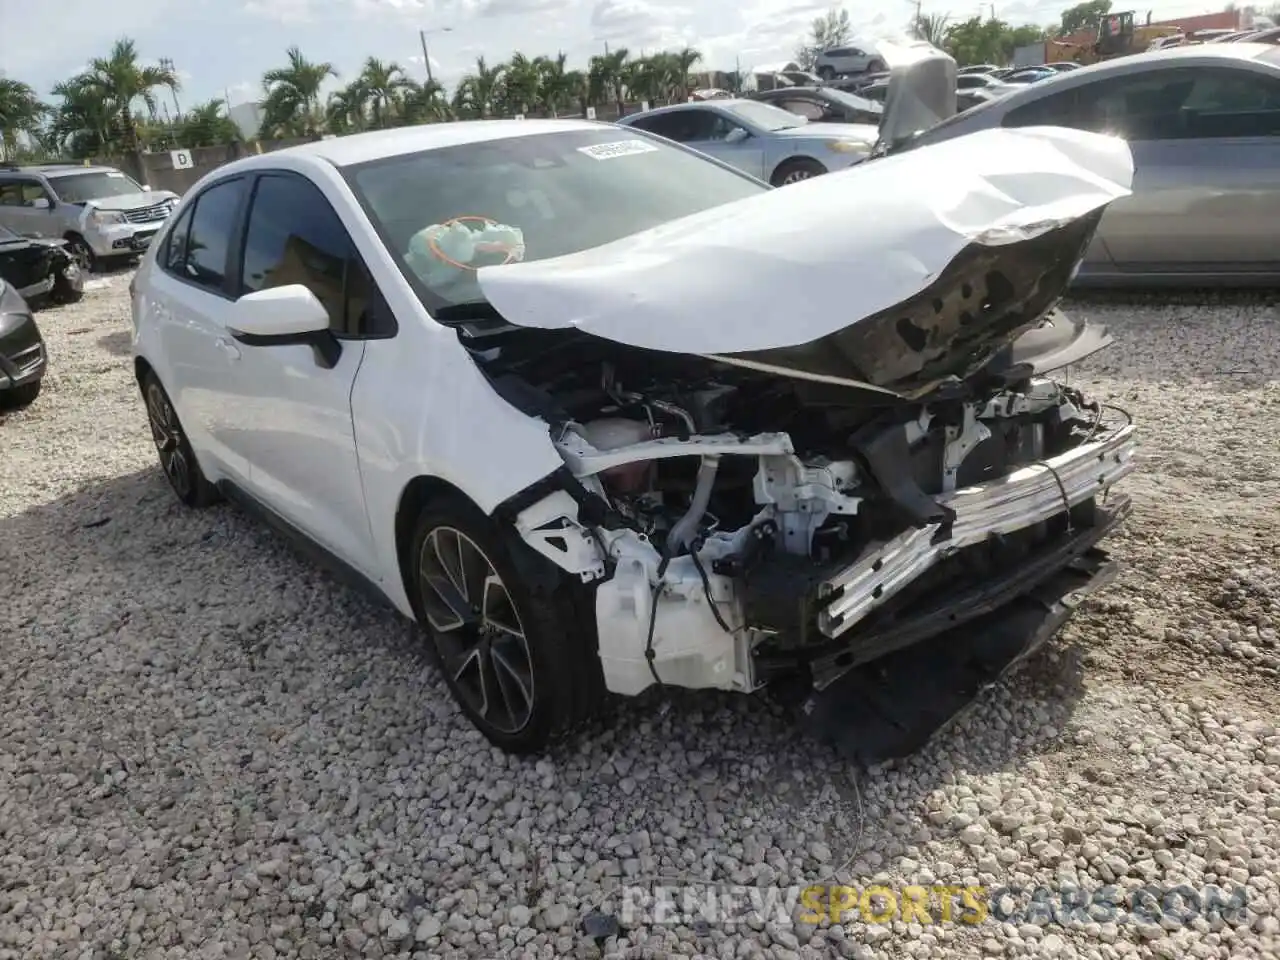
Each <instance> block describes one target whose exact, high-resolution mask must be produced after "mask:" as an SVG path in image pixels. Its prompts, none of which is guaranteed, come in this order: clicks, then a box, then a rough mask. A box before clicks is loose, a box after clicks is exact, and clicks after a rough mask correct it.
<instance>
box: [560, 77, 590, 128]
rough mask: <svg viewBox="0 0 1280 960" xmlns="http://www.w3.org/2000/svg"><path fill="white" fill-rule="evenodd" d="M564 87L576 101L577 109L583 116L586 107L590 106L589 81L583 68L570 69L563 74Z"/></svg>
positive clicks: (585, 112)
mask: <svg viewBox="0 0 1280 960" xmlns="http://www.w3.org/2000/svg"><path fill="white" fill-rule="evenodd" d="M564 85H565V89H566V90H567V91H568V96H569V97H570V98H572V99H575V100H577V101H578V110H579V111H581V113H582V115H583V116H584V117H585V116H586V115H587V107H589V106H591V82H590V80H589V79H588V77H587V73H586V71H584V70H570V71H569V72H568V73H566V74H565V75H564Z"/></svg>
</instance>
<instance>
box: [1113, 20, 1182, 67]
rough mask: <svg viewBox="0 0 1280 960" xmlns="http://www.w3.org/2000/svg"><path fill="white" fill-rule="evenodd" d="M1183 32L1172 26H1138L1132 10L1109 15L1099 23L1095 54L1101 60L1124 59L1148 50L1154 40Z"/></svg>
mask: <svg viewBox="0 0 1280 960" xmlns="http://www.w3.org/2000/svg"><path fill="white" fill-rule="evenodd" d="M1181 32H1182V31H1181V30H1179V29H1178V28H1177V27H1172V26H1141V27H1139V26H1136V25H1135V23H1134V15H1133V11H1132V10H1125V11H1122V12H1120V13H1108V14H1107V15H1106V16H1105V17H1103V18H1102V20H1101V21H1100V22H1099V23H1098V41H1097V43H1096V44H1094V52H1095V53H1096V54H1097V58H1098V59H1099V60H1110V59H1111V58H1112V57H1124V56H1128V55H1129V54H1131V53H1141V52H1142V51H1144V50H1146V49H1147V47H1148V46H1150V45H1151V41H1152V40H1155V39H1157V38H1159V37H1170V36H1174V35H1176V34H1179V33H1181Z"/></svg>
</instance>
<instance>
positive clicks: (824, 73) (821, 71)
mask: <svg viewBox="0 0 1280 960" xmlns="http://www.w3.org/2000/svg"><path fill="white" fill-rule="evenodd" d="M835 75H836V71H835V68H834V67H829V66H827V65H826V64H823V65H822V66H821V67H819V68H818V77H819V79H822V80H830V79H832V78H833V77H834V76H835Z"/></svg>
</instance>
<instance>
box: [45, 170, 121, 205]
mask: <svg viewBox="0 0 1280 960" xmlns="http://www.w3.org/2000/svg"><path fill="white" fill-rule="evenodd" d="M49 182H50V183H51V184H53V190H54V192H55V193H56V194H57V195H58V199H59V200H62V201H63V202H64V203H84V202H85V201H86V200H105V199H106V198H107V197H123V196H125V195H126V194H130V193H142V187H140V186H139V185H138V183H137V181H135V180H133V179H131V178H130V177H127V176H125V175H124V174H123V173H121V172H120V171H119V170H103V171H99V172H97V173H70V174H62V175H61V176H57V177H50V178H49Z"/></svg>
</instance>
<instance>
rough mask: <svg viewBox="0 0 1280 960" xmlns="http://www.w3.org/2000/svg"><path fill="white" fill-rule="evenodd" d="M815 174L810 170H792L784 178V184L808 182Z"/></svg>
mask: <svg viewBox="0 0 1280 960" xmlns="http://www.w3.org/2000/svg"><path fill="white" fill-rule="evenodd" d="M812 176H813V174H812V173H810V172H809V171H808V170H792V171H791V172H790V173H788V174H787V175H786V176H785V177H783V178H782V182H783V184H788V183H799V182H800V181H801V180H808V179H809V178H810V177H812Z"/></svg>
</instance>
